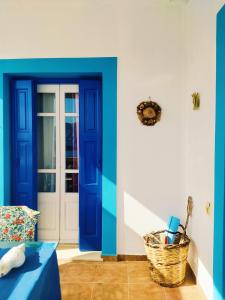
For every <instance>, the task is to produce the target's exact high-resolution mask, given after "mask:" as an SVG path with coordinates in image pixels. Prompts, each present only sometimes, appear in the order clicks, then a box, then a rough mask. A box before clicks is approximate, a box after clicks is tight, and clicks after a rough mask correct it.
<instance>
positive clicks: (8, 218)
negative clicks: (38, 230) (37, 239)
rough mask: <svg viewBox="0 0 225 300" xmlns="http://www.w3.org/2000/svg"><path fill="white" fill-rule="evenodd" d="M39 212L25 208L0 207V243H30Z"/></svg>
mask: <svg viewBox="0 0 225 300" xmlns="http://www.w3.org/2000/svg"><path fill="white" fill-rule="evenodd" d="M39 214H40V212H38V211H35V210H32V209H30V208H28V207H27V206H0V241H8V242H12V241H14V242H15V241H17V242H20V241H32V240H34V234H35V225H36V224H37V222H38V216H39Z"/></svg>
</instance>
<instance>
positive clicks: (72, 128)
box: [65, 117, 78, 170]
mask: <svg viewBox="0 0 225 300" xmlns="http://www.w3.org/2000/svg"><path fill="white" fill-rule="evenodd" d="M77 133H78V120H77V118H76V117H65V139H66V140H65V160H66V161H65V165H66V169H69V170H71V169H72V170H74V169H78V148H77Z"/></svg>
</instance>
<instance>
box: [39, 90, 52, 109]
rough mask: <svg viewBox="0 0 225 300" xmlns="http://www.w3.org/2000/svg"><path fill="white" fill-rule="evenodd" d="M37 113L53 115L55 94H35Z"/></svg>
mask: <svg viewBox="0 0 225 300" xmlns="http://www.w3.org/2000/svg"><path fill="white" fill-rule="evenodd" d="M37 112H38V113H54V112H55V94H54V93H38V94H37Z"/></svg>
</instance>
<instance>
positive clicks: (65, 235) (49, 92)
mask: <svg viewBox="0 0 225 300" xmlns="http://www.w3.org/2000/svg"><path fill="white" fill-rule="evenodd" d="M78 92H79V89H78V85H55V84H52V85H51V84H50V85H38V86H37V110H38V113H37V118H38V209H39V210H40V212H41V216H40V222H39V227H38V237H39V239H41V240H59V241H61V242H72V243H74V242H78V174H79V170H78V169H79V168H78V144H79V141H78V128H79V127H78V126H79V123H78V120H79V119H78V118H79V112H78Z"/></svg>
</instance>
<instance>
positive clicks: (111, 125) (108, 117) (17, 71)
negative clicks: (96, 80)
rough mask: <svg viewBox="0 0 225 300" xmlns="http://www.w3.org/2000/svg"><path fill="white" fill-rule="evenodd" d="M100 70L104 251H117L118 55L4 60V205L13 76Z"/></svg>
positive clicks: (2, 201)
mask: <svg viewBox="0 0 225 300" xmlns="http://www.w3.org/2000/svg"><path fill="white" fill-rule="evenodd" d="M99 74H100V75H101V77H102V89H103V91H102V92H103V155H102V159H103V166H102V172H103V178H102V206H103V207H102V255H116V161H117V151H116V149H117V58H116V57H102V58H46V59H2V60H0V178H1V180H0V205H7V204H8V203H10V181H11V178H10V171H9V170H10V104H9V102H10V101H9V100H10V97H9V82H10V78H11V77H17V76H20V77H21V76H23V77H49V78H50V77H51V78H54V77H60V78H75V77H77V76H98V75H99Z"/></svg>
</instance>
